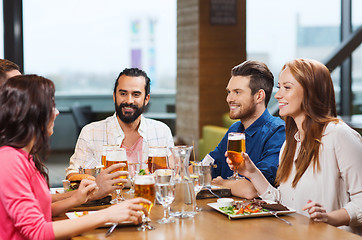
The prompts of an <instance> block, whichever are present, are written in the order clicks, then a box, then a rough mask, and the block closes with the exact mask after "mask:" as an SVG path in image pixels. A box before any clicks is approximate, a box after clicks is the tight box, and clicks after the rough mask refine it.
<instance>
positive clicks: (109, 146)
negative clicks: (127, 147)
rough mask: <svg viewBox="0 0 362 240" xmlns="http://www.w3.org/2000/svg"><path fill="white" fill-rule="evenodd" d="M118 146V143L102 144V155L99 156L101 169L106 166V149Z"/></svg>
mask: <svg viewBox="0 0 362 240" xmlns="http://www.w3.org/2000/svg"><path fill="white" fill-rule="evenodd" d="M119 148H120V146H119V145H115V144H104V145H103V147H102V156H101V165H103V168H102V169H105V168H106V154H107V151H110V150H112V149H119Z"/></svg>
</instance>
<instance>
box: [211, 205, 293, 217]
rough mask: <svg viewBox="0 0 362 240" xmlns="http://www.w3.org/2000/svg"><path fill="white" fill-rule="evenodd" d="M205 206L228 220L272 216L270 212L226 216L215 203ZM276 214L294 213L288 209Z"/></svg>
mask: <svg viewBox="0 0 362 240" xmlns="http://www.w3.org/2000/svg"><path fill="white" fill-rule="evenodd" d="M207 205H209V206H210V207H212V208H213V209H215V210H216V211H219V212H221V213H223V214H225V215H226V216H229V217H230V218H252V217H266V216H272V214H271V213H270V212H258V213H250V214H249V213H248V214H234V215H232V214H228V213H225V212H224V211H223V210H221V209H219V207H218V206H217V202H215V203H208V204H207ZM276 212H277V213H278V215H285V214H290V213H295V212H296V211H295V210H293V209H289V211H276Z"/></svg>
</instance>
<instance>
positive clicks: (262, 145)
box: [209, 109, 285, 185]
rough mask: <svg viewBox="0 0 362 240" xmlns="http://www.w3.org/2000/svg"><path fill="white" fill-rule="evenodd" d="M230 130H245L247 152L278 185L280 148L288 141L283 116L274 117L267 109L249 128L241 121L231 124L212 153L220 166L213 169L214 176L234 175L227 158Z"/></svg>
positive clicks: (266, 175) (272, 181) (270, 180)
mask: <svg viewBox="0 0 362 240" xmlns="http://www.w3.org/2000/svg"><path fill="white" fill-rule="evenodd" d="M229 132H244V133H245V137H246V142H245V144H246V152H247V154H248V155H249V157H250V159H251V160H252V161H253V162H254V164H255V165H256V166H257V167H258V168H259V169H260V171H261V172H262V173H263V174H264V176H265V177H266V179H268V181H269V182H270V183H271V184H272V185H274V181H275V176H276V172H277V169H278V165H279V151H280V148H281V147H282V145H283V142H284V141H285V123H284V121H283V120H282V119H280V118H279V117H273V116H272V115H270V113H269V111H268V110H267V109H266V110H265V111H264V113H263V114H262V115H261V116H260V117H259V118H258V119H257V120H256V121H255V122H254V123H253V124H252V125H250V126H249V127H248V128H247V129H244V126H243V124H242V123H241V122H240V121H238V122H236V123H234V124H233V125H231V127H230V128H229V129H228V131H227V133H226V134H225V136H224V137H223V139H222V140H221V142H220V143H219V145H218V146H217V147H216V148H215V150H214V151H212V152H210V153H209V155H210V156H211V157H212V158H213V159H214V160H215V164H216V165H217V168H214V169H213V170H212V177H213V178H215V177H217V176H221V177H222V178H224V179H226V178H227V177H229V176H231V175H232V174H233V171H232V170H230V168H229V166H228V164H227V163H226V157H225V152H226V151H227V139H228V133H229Z"/></svg>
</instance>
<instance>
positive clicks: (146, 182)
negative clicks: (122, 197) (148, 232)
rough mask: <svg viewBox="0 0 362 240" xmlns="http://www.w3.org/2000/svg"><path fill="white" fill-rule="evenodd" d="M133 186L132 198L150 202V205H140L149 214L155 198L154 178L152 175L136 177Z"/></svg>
mask: <svg viewBox="0 0 362 240" xmlns="http://www.w3.org/2000/svg"><path fill="white" fill-rule="evenodd" d="M134 184H135V187H134V196H135V197H142V198H145V199H147V200H149V201H150V202H151V204H150V205H149V204H142V205H143V206H144V207H145V208H146V209H147V211H148V213H150V212H151V209H152V207H153V204H154V202H155V198H156V190H155V179H154V177H153V176H152V175H136V176H135V180H134Z"/></svg>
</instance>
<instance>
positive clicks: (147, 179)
mask: <svg viewBox="0 0 362 240" xmlns="http://www.w3.org/2000/svg"><path fill="white" fill-rule="evenodd" d="M154 183H155V179H154V178H153V176H151V175H146V176H142V177H140V176H137V177H135V180H134V184H137V185H150V184H154Z"/></svg>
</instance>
